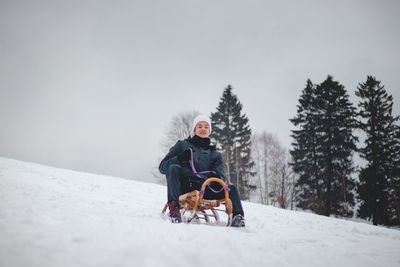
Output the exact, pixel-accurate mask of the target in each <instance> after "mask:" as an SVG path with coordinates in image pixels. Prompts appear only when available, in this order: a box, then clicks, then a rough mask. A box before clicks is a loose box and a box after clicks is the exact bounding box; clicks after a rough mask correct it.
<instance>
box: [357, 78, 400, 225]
mask: <svg viewBox="0 0 400 267" xmlns="http://www.w3.org/2000/svg"><path fill="white" fill-rule="evenodd" d="M357 89H358V90H357V91H356V95H357V96H358V97H359V98H360V102H359V104H358V106H359V108H360V110H359V113H358V115H359V117H360V121H359V128H360V129H361V130H362V131H363V132H364V133H365V134H366V140H365V142H364V143H365V146H364V147H362V148H361V149H360V156H361V157H362V158H364V159H365V160H366V161H367V165H366V167H364V168H362V169H361V171H360V173H359V184H358V187H357V191H358V193H359V197H360V199H361V200H362V204H361V207H360V209H359V216H360V217H362V218H368V219H372V222H373V224H375V225H376V224H385V225H393V224H397V225H400V215H399V213H400V189H399V188H400V178H399V177H400V174H399V157H400V156H399V155H400V138H399V126H398V125H396V122H397V121H398V120H399V117H398V116H397V117H393V116H392V107H393V97H392V96H391V95H388V93H387V92H386V90H385V88H384V86H383V85H381V82H380V81H377V80H376V79H375V78H374V77H372V76H368V77H367V81H366V82H365V83H362V84H361V83H360V84H359V87H358V88H357Z"/></svg>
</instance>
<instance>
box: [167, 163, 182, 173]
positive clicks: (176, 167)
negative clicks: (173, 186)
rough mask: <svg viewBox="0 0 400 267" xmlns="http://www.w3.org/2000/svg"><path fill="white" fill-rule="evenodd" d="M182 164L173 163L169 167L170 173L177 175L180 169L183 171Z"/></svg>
mask: <svg viewBox="0 0 400 267" xmlns="http://www.w3.org/2000/svg"><path fill="white" fill-rule="evenodd" d="M181 168H182V167H181V166H180V165H179V164H171V165H170V166H169V168H168V174H169V176H171V175H172V176H176V175H179V173H180V171H181Z"/></svg>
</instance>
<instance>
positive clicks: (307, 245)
mask: <svg viewBox="0 0 400 267" xmlns="http://www.w3.org/2000/svg"><path fill="white" fill-rule="evenodd" d="M165 192H166V188H165V187H164V186H160V185H156V184H150V183H143V182H137V181H131V180H125V179H121V178H115V177H109V176H100V175H93V174H88V173H79V172H74V171H69V170H62V169H56V168H51V167H45V166H41V165H37V164H31V163H25V162H21V161H16V160H10V159H5V158H0V266H1V267H3V266H4V267H5V266H7V267H8V266H10V267H14V266H49V267H50V266H51V267H53V266H107V267H108V266H167V267H169V266H279V267H282V266H307V267H309V266H335V267H338V266H340V267H344V266H362V267H365V266H390V267H393V266H400V231H398V230H394V229H387V228H384V227H376V226H372V225H368V224H365V223H357V222H352V221H346V220H340V219H333V218H327V217H323V216H317V215H313V214H308V213H304V212H295V211H288V210H282V209H277V208H274V207H270V206H262V205H257V204H253V203H247V202H244V203H243V204H244V208H245V213H246V220H247V221H246V223H247V227H246V228H244V229H235V228H227V227H220V226H208V225H197V224H191V225H188V224H178V225H177V224H171V223H170V222H169V221H167V220H163V219H162V218H161V217H160V211H161V209H162V207H163V205H164V203H165V198H166V193H165Z"/></svg>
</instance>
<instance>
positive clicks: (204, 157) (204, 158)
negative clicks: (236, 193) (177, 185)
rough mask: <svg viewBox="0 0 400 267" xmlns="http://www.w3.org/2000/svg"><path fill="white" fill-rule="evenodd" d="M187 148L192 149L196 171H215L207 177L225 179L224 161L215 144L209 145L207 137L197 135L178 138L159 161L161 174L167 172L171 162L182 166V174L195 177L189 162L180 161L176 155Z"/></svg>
mask: <svg viewBox="0 0 400 267" xmlns="http://www.w3.org/2000/svg"><path fill="white" fill-rule="evenodd" d="M188 148H192V150H193V159H194V167H195V169H196V171H197V172H200V171H215V172H216V174H215V175H214V174H213V175H211V174H210V175H208V177H211V176H212V177H218V178H221V179H222V180H225V173H224V163H223V160H222V155H221V153H220V152H218V151H216V149H215V145H210V139H209V138H200V137H198V136H197V135H195V136H194V137H189V138H187V139H185V140H183V141H182V140H179V141H178V142H177V143H176V144H175V145H174V146H173V147H171V149H170V150H169V152H168V154H167V155H166V156H165V158H164V159H163V160H162V161H161V163H160V166H159V169H160V172H161V173H162V174H167V172H168V169H169V166H171V164H179V165H181V166H182V174H183V175H184V176H185V177H188V178H194V179H198V178H196V175H195V174H194V173H193V171H192V169H191V167H190V164H189V162H183V163H182V162H180V161H179V160H178V157H177V156H178V155H179V154H181V153H182V152H183V151H185V150H186V149H188Z"/></svg>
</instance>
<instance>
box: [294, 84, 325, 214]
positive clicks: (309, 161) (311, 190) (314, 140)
mask: <svg viewBox="0 0 400 267" xmlns="http://www.w3.org/2000/svg"><path fill="white" fill-rule="evenodd" d="M315 106H316V99H315V86H314V85H313V83H312V82H311V81H310V80H307V85H306V87H305V88H304V89H303V91H302V95H301V96H300V99H299V104H298V105H297V116H296V117H294V118H293V119H291V120H290V121H291V122H292V123H293V124H294V126H296V127H297V130H292V135H291V136H292V137H293V139H294V142H293V143H292V150H291V151H290V154H291V156H292V160H293V162H292V166H293V171H294V172H295V173H296V174H297V175H298V176H299V179H298V181H297V183H296V191H297V200H298V206H299V207H301V208H304V209H310V210H312V211H314V212H316V213H319V214H322V212H323V201H322V194H321V193H322V176H321V172H320V169H319V166H318V155H317V144H318V135H317V132H316V131H315V120H316V115H317V110H316V108H315Z"/></svg>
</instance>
